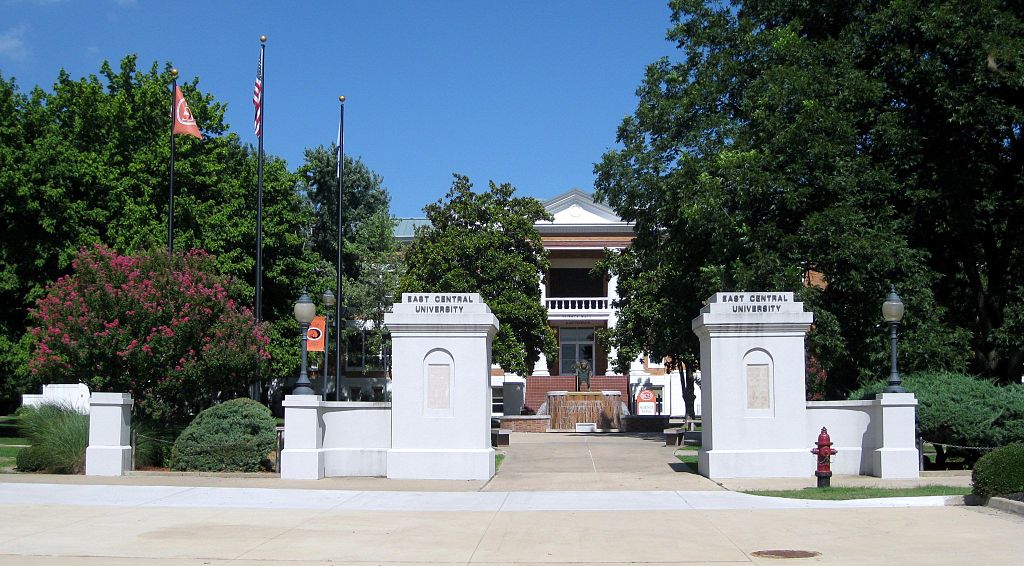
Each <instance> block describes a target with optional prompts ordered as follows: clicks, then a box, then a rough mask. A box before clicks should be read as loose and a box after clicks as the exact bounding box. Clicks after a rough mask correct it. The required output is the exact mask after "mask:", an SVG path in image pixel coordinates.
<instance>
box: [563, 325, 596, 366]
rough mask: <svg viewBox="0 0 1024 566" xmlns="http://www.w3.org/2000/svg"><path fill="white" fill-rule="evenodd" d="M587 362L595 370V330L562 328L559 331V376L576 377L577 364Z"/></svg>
mask: <svg viewBox="0 0 1024 566" xmlns="http://www.w3.org/2000/svg"><path fill="white" fill-rule="evenodd" d="M582 360H587V362H588V363H589V364H590V367H591V372H593V371H594V370H593V368H594V329H593V328H561V329H559V331H558V365H559V367H558V369H559V372H558V373H559V375H576V364H577V363H578V362H580V361H582Z"/></svg>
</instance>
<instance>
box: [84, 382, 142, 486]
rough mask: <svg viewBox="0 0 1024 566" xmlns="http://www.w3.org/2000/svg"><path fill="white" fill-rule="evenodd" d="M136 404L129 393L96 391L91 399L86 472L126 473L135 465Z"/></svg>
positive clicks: (119, 474)
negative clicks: (133, 433)
mask: <svg viewBox="0 0 1024 566" xmlns="http://www.w3.org/2000/svg"><path fill="white" fill-rule="evenodd" d="M132 404H133V402H132V397H131V395H129V394H128V393H93V394H92V396H91V397H90V398H89V447H88V448H86V449H85V475H87V476H123V475H124V474H125V472H127V471H128V470H130V469H131V468H132V447H131V433H132Z"/></svg>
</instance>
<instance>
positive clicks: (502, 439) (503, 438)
mask: <svg viewBox="0 0 1024 566" xmlns="http://www.w3.org/2000/svg"><path fill="white" fill-rule="evenodd" d="M511 432H512V429H508V428H492V429H491V446H508V436H509V433H511Z"/></svg>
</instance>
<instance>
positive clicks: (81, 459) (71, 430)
mask: <svg viewBox="0 0 1024 566" xmlns="http://www.w3.org/2000/svg"><path fill="white" fill-rule="evenodd" d="M17 414H18V430H19V431H21V435H22V437H24V438H25V439H26V440H27V441H28V443H29V444H30V445H31V446H29V447H28V448H22V449H21V451H19V452H18V457H17V463H18V469H19V470H23V471H33V472H35V471H45V472H49V473H52V474H78V473H81V472H82V470H83V468H84V467H85V449H86V448H87V447H88V446H89V415H85V414H82V413H79V412H78V411H76V410H74V409H72V408H71V407H65V406H61V405H40V406H38V407H22V408H21V409H19V410H18V413H17Z"/></svg>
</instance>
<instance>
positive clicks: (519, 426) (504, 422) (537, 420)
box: [501, 415, 551, 432]
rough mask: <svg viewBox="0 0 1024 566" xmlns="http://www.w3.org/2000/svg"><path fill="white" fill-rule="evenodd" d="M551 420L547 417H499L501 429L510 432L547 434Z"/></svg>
mask: <svg viewBox="0 0 1024 566" xmlns="http://www.w3.org/2000/svg"><path fill="white" fill-rule="evenodd" d="M550 421H551V419H550V417H547V416H536V415H531V416H515V417H513V416H507V417H501V428H504V429H508V430H511V431H512V432H547V431H548V428H549V423H550Z"/></svg>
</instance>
